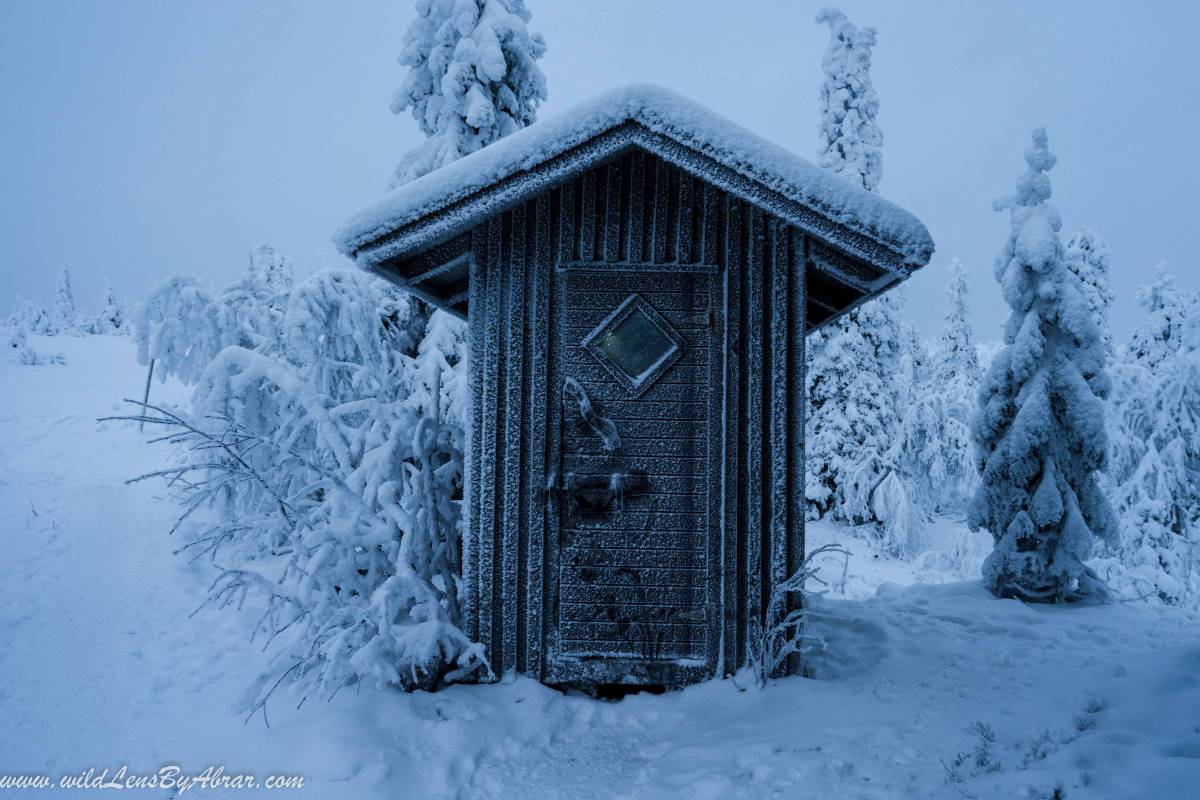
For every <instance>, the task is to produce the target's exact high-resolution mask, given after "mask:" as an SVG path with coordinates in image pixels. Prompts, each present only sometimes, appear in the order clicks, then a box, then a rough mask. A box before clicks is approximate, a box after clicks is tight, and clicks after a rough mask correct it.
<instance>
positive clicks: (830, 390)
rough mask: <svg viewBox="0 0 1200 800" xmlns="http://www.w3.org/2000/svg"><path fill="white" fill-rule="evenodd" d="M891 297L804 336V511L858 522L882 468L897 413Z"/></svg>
mask: <svg viewBox="0 0 1200 800" xmlns="http://www.w3.org/2000/svg"><path fill="white" fill-rule="evenodd" d="M895 302H896V299H895V298H894V297H893V296H891V295H888V296H885V297H882V298H880V299H879V300H877V301H874V302H871V303H867V304H864V305H862V306H860V307H859V308H858V309H856V311H855V312H854V313H853V314H848V315H846V316H845V317H842V318H841V319H839V320H837V321H835V322H833V323H831V324H830V325H829V326H828V327H827V328H826V329H825V330H824V331H822V332H821V333H820V334H819V335H818V336H815V337H810V340H809V345H810V348H811V353H812V355H811V362H810V366H809V369H808V372H807V376H806V378H807V389H808V400H809V414H808V416H807V419H806V420H805V446H806V452H807V459H806V473H805V495H806V497H807V500H808V504H809V511H810V514H812V515H813V516H820V515H823V514H825V513H831V515H832V516H833V518H834V519H839V520H844V521H847V522H851V523H855V524H858V523H863V522H867V521H869V520H870V519H871V510H870V495H871V491H872V490H873V489H874V488H875V486H876V485H877V484H878V483H879V481H880V480H882V478H883V477H884V475H885V474H886V472H887V469H888V464H887V461H886V459H885V455H886V453H887V452H888V450H889V448H890V445H891V440H892V436H893V434H894V432H895V429H896V425H897V423H898V421H899V416H898V412H897V408H896V394H895V384H894V382H893V379H894V376H895V374H896V372H897V364H898V360H899V335H900V331H899V326H898V324H897V322H896V316H897V315H896V310H895V307H894V306H895Z"/></svg>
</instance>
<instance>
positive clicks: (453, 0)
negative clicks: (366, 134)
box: [392, 0, 546, 185]
mask: <svg viewBox="0 0 1200 800" xmlns="http://www.w3.org/2000/svg"><path fill="white" fill-rule="evenodd" d="M416 11H417V18H416V19H415V20H414V21H413V23H412V24H411V25H410V26H409V29H408V32H407V33H406V35H405V38H404V49H403V50H402V51H401V53H400V63H401V64H403V65H405V66H407V67H408V74H407V75H406V76H405V79H404V83H402V84H401V85H400V88H399V89H397V90H396V94H395V96H394V97H393V98H392V111H393V113H396V114H401V113H403V112H405V111H411V113H412V115H413V118H414V119H415V120H416V121H417V125H419V126H420V128H421V131H422V133H424V134H425V135H426V136H427V137H428V139H427V140H426V141H425V142H424V143H423V144H422V145H420V146H419V147H417V148H416V149H414V150H413V151H412V152H410V153H408V154H407V155H406V156H405V157H404V158H403V159H402V160H401V162H400V164H399V166H398V167H397V168H396V172H395V176H394V178H393V185H398V184H402V183H407V182H408V181H410V180H413V179H414V178H418V177H420V176H421V175H424V174H425V173H427V172H431V171H433V170H435V169H437V168H438V167H441V166H445V165H446V164H449V163H450V162H452V161H455V160H457V159H459V158H462V157H463V156H465V155H469V154H470V153H473V152H475V151H476V150H478V149H480V148H481V147H486V146H487V145H489V144H491V143H492V142H494V141H496V140H497V139H499V138H500V137H502V136H507V135H508V134H510V133H512V132H513V131H515V130H518V129H520V128H523V127H525V126H526V125H528V124H530V123H531V122H533V121H534V120H535V119H536V118H537V107H538V104H539V103H541V102H542V101H543V100H545V99H546V78H545V76H544V75H543V74H542V70H541V67H539V66H538V64H537V61H538V59H540V58H541V57H542V55H543V54H544V53H545V52H546V43H545V42H544V41H543V40H542V37H541V36H540V35H537V34H531V33H530V32H529V27H528V23H529V18H530V15H529V12H528V11H527V10H526V8H525V3H524V0H418V2H417V8H416Z"/></svg>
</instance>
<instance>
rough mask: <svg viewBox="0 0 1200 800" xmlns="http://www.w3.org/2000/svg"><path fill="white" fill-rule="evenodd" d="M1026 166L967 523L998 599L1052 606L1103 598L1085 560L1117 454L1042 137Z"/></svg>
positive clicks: (1090, 323)
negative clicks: (1106, 472)
mask: <svg viewBox="0 0 1200 800" xmlns="http://www.w3.org/2000/svg"><path fill="white" fill-rule="evenodd" d="M1025 161H1026V163H1027V164H1028V169H1027V171H1026V172H1025V174H1024V175H1022V176H1021V178H1020V180H1019V181H1018V182H1017V194H1016V196H1015V197H1013V198H1010V199H1008V200H1005V201H1003V202H1002V203H997V208H998V209H1001V210H1002V209H1008V210H1009V212H1010V215H1011V233H1010V235H1009V238H1008V241H1007V242H1006V243H1005V245H1004V249H1003V250H1002V251H1001V252H1000V254H999V256H997V258H996V269H995V274H996V280H997V281H998V282H999V284H1000V286H1001V288H1002V290H1003V293H1004V298H1005V300H1006V301H1007V302H1008V305H1009V307H1010V309H1011V311H1010V314H1009V318H1008V321H1007V323H1006V325H1005V331H1004V342H1005V345H1006V347H1005V348H1004V350H1002V351H1001V352H1000V353H999V354H998V355H997V356H996V359H995V361H994V362H993V363H992V365H991V367H990V369H989V370H988V374H987V377H986V378H985V379H984V384H983V388H982V390H981V391H980V393H979V408H978V411H977V413H976V416H975V419H974V426H973V434H974V439H975V445H976V457H977V462H976V463H977V466H978V468H979V473H980V485H979V488H978V489H977V491H976V493H975V496H974V498H973V499H972V501H971V505H970V508H969V512H968V523H969V525H970V526H971V528H972V530H978V529H980V528H985V529H986V530H988V531H989V532H990V533H991V534H992V538H993V540H994V541H995V548H994V549H993V551H992V553H991V555H989V556H988V559H987V561H986V562H985V563H984V568H983V577H984V582H985V583H986V584H987V586H988V588H990V589H991V590H992V592H994V593H995V594H997V595H998V596H1001V597H1016V598H1019V599H1022V600H1026V601H1040V602H1051V601H1061V600H1065V599H1068V598H1073V597H1078V596H1080V595H1085V594H1094V593H1098V592H1102V584H1101V583H1100V581H1098V580H1097V579H1096V577H1095V573H1094V572H1093V571H1092V570H1091V569H1090V568H1088V567H1087V566H1086V565H1085V564H1084V562H1085V561H1086V560H1087V559H1088V558H1089V557H1090V555H1091V553H1092V545H1093V536H1100V537H1102V538H1104V539H1111V538H1112V537H1113V536H1114V535H1115V533H1116V524H1115V520H1114V518H1113V513H1112V509H1111V508H1110V507H1109V503H1108V500H1107V498H1105V497H1104V495H1103V494H1102V493H1101V492H1100V489H1099V487H1098V486H1097V483H1096V478H1095V473H1096V471H1098V470H1101V469H1103V468H1104V464H1105V456H1106V451H1107V447H1108V444H1107V436H1106V433H1105V428H1104V409H1103V405H1102V401H1103V400H1104V398H1105V397H1107V395H1108V392H1109V379H1108V375H1107V374H1106V373H1105V371H1104V363H1105V352H1104V343H1103V341H1102V340H1101V338H1100V332H1099V330H1098V329H1097V327H1096V323H1095V321H1094V320H1093V319H1092V316H1091V313H1090V312H1089V310H1088V306H1087V299H1086V298H1085V297H1084V295H1083V293H1082V291H1081V289H1080V285H1079V282H1078V280H1076V279H1075V277H1074V275H1072V274H1071V272H1070V270H1069V269H1068V268H1067V266H1066V264H1065V262H1064V259H1063V247H1062V243H1061V241H1060V239H1059V230H1060V228H1061V226H1062V222H1061V219H1060V218H1059V215H1058V211H1057V210H1056V209H1055V208H1054V207H1053V206H1051V205H1050V204H1049V203H1048V202H1047V201H1048V200H1049V199H1050V178H1049V176H1048V175H1047V174H1046V173H1047V172H1048V171H1049V170H1050V169H1051V168H1052V167H1053V166H1054V164H1055V161H1056V159H1055V156H1054V155H1053V154H1052V153H1051V152H1050V151H1049V149H1048V148H1047V137H1046V131H1045V130H1044V129H1041V128H1039V129H1037V130H1035V131H1034V132H1033V146H1032V147H1031V148H1030V149H1029V150H1028V151H1027V152H1026V153H1025Z"/></svg>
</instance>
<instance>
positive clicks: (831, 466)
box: [805, 9, 911, 549]
mask: <svg viewBox="0 0 1200 800" xmlns="http://www.w3.org/2000/svg"><path fill="white" fill-rule="evenodd" d="M817 22H818V23H821V24H826V25H828V26H829V31H830V42H829V47H828V48H827V49H826V51H825V55H824V58H823V60H822V65H823V68H824V74H825V77H824V80H823V82H822V84H821V90H820V95H819V100H820V123H819V125H818V134H819V138H820V144H819V147H818V152H817V157H818V162H819V163H820V165H821V166H823V167H825V168H826V169H828V170H830V171H832V172H834V173H836V174H838V175H841V176H842V177H843V178H845V179H846V180H849V181H851V182H853V183H855V184H856V185H859V186H862V187H863V188H865V189H868V190H870V191H874V190H875V188H876V187H877V186H878V184H879V179H880V176H881V175H882V153H881V145H882V144H883V135H882V133H881V132H880V130H879V127H878V125H876V123H875V117H876V114H877V112H878V110H879V100H878V98H877V96H876V94H875V89H874V86H873V85H872V83H871V74H870V66H871V48H872V47H873V46H874V44H875V31H874V29H872V28H857V27H856V26H854V25H853V24H852V23H850V21H849V20H847V19H846V16H845V14H843V13H842V12H841V11H838V10H836V9H825V10H823V11H821V13H820V14H818V16H817ZM901 302H902V301H901V298H900V296H899V295H896V294H895V293H894V292H893V293H891V294H889V295H888V296H885V297H883V298H878V299H875V300H872V301H870V302H868V303H865V304H863V305H861V306H859V307H858V308H856V309H854V310H853V311H851V312H850V313H848V314H847V315H845V316H844V317H842V318H841V319H839V320H837V321H835V322H834V323H832V324H831V325H829V326H828V327H827V328H826V330H824V331H822V332H821V333H820V334H818V335H816V336H814V337H811V338H810V339H809V342H808V346H809V353H810V356H809V364H808V376H807V377H808V380H807V383H808V389H809V407H808V415H807V418H806V424H805V430H806V434H805V436H806V442H807V444H808V449H807V454H808V455H807V459H806V474H807V477H806V490H805V493H806V496H807V499H808V513H809V515H810V516H812V517H818V516H822V515H824V514H826V513H832V515H833V517H834V518H835V519H843V520H846V521H850V522H854V523H862V522H869V521H871V520H872V519H873V518H874V519H876V521H879V522H883V523H884V527H887V524H888V523H886V521H884V520H878V519H877V518H876V516H875V514H874V513H873V511H872V505H873V504H872V502H871V493H872V492H873V491H874V490H875V488H876V486H878V485H879V484H880V483H881V481H883V480H884V479H885V478H886V477H887V475H888V473H889V471H890V470H892V469H893V467H894V465H892V464H890V463H889V462H888V461H887V460H886V458H885V454H886V453H887V451H888V449H889V448H890V445H891V442H892V440H893V438H894V436H895V433H896V428H897V425H898V423H899V414H898V411H897V405H898V398H897V397H896V391H897V389H898V388H900V387H902V386H903V385H904V382H903V381H901V380H898V370H899V363H900V334H901V327H900V323H899V306H900V304H901ZM900 488H904V487H903V486H901V487H900ZM891 489H892V490H893V491H890V492H889V493H888V495H889V497H890V498H892V499H893V500H895V499H897V498H898V496H899V495H898V493H897V491H896V489H897V486H895V485H893V486H891ZM906 492H907V490H906ZM909 501H911V497H906V500H905V502H906V503H908V502H909ZM876 505H878V504H876ZM890 516H891V517H894V518H897V519H898V518H900V517H901V516H904V515H903V514H901V513H899V511H897V513H895V514H891V515H890ZM885 538H889V539H893V540H894V539H896V538H897V537H896V536H894V535H892V536H886V537H885ZM889 549H895V548H894V547H893V548H889Z"/></svg>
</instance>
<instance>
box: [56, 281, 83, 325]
mask: <svg viewBox="0 0 1200 800" xmlns="http://www.w3.org/2000/svg"><path fill="white" fill-rule="evenodd" d="M54 328H55V330H57V331H58V332H59V333H67V334H74V333H78V332H79V313H78V312H77V311H76V310H75V294H74V292H72V291H71V271H70V270H69V269H68V268H67V265H66V264H63V265H62V266H61V267H59V268H58V286H56V287H55V290H54Z"/></svg>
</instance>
